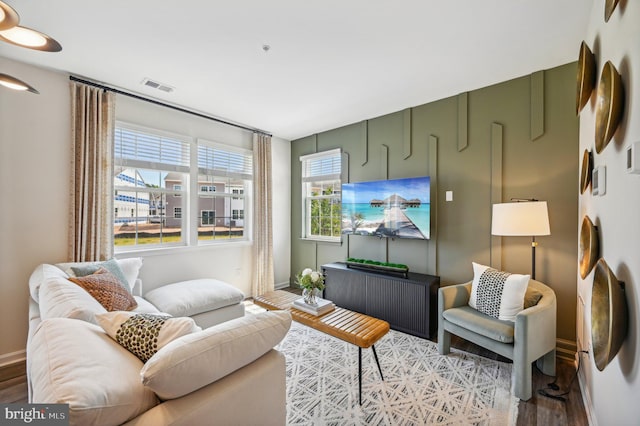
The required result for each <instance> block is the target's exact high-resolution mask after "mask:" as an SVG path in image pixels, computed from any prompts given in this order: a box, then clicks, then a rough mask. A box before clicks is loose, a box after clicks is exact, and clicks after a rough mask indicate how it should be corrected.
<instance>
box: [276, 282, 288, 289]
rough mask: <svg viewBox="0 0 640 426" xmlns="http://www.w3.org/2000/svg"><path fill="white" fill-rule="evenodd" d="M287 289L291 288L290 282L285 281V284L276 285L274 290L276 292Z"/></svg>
mask: <svg viewBox="0 0 640 426" xmlns="http://www.w3.org/2000/svg"><path fill="white" fill-rule="evenodd" d="M287 287H289V281H285V282H282V283H277V284H276V285H274V288H275V289H276V290H282V289H283V288H287Z"/></svg>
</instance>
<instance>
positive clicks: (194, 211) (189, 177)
mask: <svg viewBox="0 0 640 426" xmlns="http://www.w3.org/2000/svg"><path fill="white" fill-rule="evenodd" d="M116 128H123V129H127V130H130V131H134V132H141V133H146V134H149V135H151V136H156V137H166V138H171V139H177V140H180V141H183V142H186V143H188V145H189V150H190V155H189V164H188V167H187V170H186V171H185V170H182V169H181V170H173V169H169V170H167V169H166V167H154V165H156V164H138V163H141V162H140V161H133V160H127V161H125V163H132V164H120V163H116V166H118V167H126V168H132V169H146V170H162V171H177V172H181V173H186V178H185V180H184V181H183V184H182V185H173V187H175V186H177V187H178V189H175V188H174V189H170V188H166V189H165V188H153V191H152V192H160V193H165V194H166V196H167V197H169V196H171V195H173V196H176V197H181V196H182V195H183V194H184V195H185V196H184V197H182V206H181V207H180V209H181V212H179V214H180V215H181V219H182V225H181V226H182V232H181V236H182V238H181V242H180V243H161V244H143V245H137V244H136V245H135V246H128V245H127V246H114V251H115V252H116V253H125V252H143V251H153V250H157V249H166V248H169V247H199V246H204V245H212V244H239V243H240V244H246V243H247V242H250V241H251V235H252V234H251V226H252V223H251V220H245V222H244V228H243V234H242V237H238V238H228V239H215V240H211V241H202V240H199V239H198V226H199V225H200V221H199V220H198V217H197V216H198V210H199V209H198V197H199V196H200V195H202V192H201V191H198V189H199V182H198V176H199V175H201V174H204V175H208V176H214V177H223V178H235V177H236V175H237V173H233V171H230V172H228V173H220V171H217V172H218V173H216V174H215V175H211V174H209V173H202V170H201V169H199V167H198V146H199V145H201V144H204V145H207V146H214V147H215V148H217V149H219V150H221V151H227V152H234V153H240V154H242V155H244V156H245V158H247V159H249V160H248V161H249V164H250V166H251V167H250V170H246V171H245V172H246V173H244V174H243V175H242V177H243V181H244V185H243V189H242V191H243V192H244V193H243V194H242V195H240V196H239V197H238V194H232V193H231V192H230V193H228V194H227V193H221V192H218V191H217V190H216V187H215V185H211V186H210V188H212V189H213V190H212V191H206V192H204V193H205V194H208V193H215V196H216V197H226V198H228V199H229V203H227V206H226V208H228V209H229V212H228V213H229V214H227V213H225V212H222V214H223V216H221V217H224V216H225V215H226V216H231V215H230V210H231V205H230V202H231V199H232V197H234V198H242V199H243V201H244V202H243V204H244V210H248V211H250V210H251V201H252V200H251V196H250V195H251V194H252V190H251V188H252V185H253V165H252V161H253V152H252V151H251V150H247V149H243V148H239V147H235V146H231V145H226V144H223V143H219V142H210V141H206V140H203V139H197V138H192V137H188V136H185V135H178V134H175V133H170V132H166V131H163V130H159V129H154V128H149V127H144V126H139V125H135V124H131V123H127V122H122V121H117V122H116ZM114 144H115V142H114ZM134 163H135V164H134ZM142 163H143V162H142ZM115 190H125V191H132V188H129V187H121V188H117V189H116V188H114V191H115ZM141 191H145V192H149V191H148V189H147V188H141ZM114 194H115V192H114ZM245 194H246V195H245ZM174 207H175V206H174ZM212 211H215V209H214V210H212ZM165 213H168V212H165ZM174 214H175V211H174ZM114 216H115V215H114ZM216 217H220V216H216ZM248 217H249V218H250V217H251V216H248ZM214 225H215V223H214Z"/></svg>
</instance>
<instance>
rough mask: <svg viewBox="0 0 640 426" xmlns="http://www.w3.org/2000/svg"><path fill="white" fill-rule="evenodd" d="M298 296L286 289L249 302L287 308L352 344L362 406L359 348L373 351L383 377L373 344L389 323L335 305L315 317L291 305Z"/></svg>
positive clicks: (305, 321) (308, 323)
mask: <svg viewBox="0 0 640 426" xmlns="http://www.w3.org/2000/svg"><path fill="white" fill-rule="evenodd" d="M299 298H300V296H299V295H296V294H293V293H290V292H288V291H283V290H276V291H272V292H269V293H265V294H263V295H261V296H258V297H255V298H254V299H253V303H255V304H256V305H258V306H262V307H263V308H265V309H269V310H288V311H289V312H290V313H291V318H293V320H295V321H297V322H299V323H301V324H304V325H306V326H308V327H311V328H313V329H316V330H318V331H322V332H323V333H326V334H328V335H330V336H333V337H337V338H338V339H341V340H344V341H345V342H348V343H351V344H353V345H356V346H357V347H358V394H359V398H360V405H362V349H363V348H364V349H366V348H371V349H372V350H373V357H374V358H375V360H376V364H377V365H378V371H379V372H380V378H382V380H384V377H383V376H382V369H381V368H380V361H378V354H377V353H376V348H375V346H374V344H375V343H376V342H377V341H378V340H380V338H381V337H382V336H384V335H385V334H387V332H388V331H389V323H388V322H386V321H383V320H381V319H378V318H373V317H370V316H368V315H364V314H360V313H358V312H353V311H350V310H348V309H343V308H339V307H336V308H335V310H333V311H331V312H328V313H326V314H324V315H320V316H315V315H312V314H309V313H307V312H304V311H301V310H299V309H296V308H294V307H293V306H292V305H293V301H294V300H296V299H299Z"/></svg>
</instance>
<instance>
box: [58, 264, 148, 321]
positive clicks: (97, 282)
mask: <svg viewBox="0 0 640 426" xmlns="http://www.w3.org/2000/svg"><path fill="white" fill-rule="evenodd" d="M69 281H71V282H73V283H76V284H77V285H79V286H80V287H82V288H84V289H85V290H86V291H87V292H88V293H89V294H90V295H91V296H93V297H94V299H96V300H97V301H98V302H100V304H101V305H102V306H104V308H105V309H106V310H107V311H130V310H131V309H135V308H136V306H138V303H136V300H135V299H134V298H133V296H132V295H131V293H129V292H128V291H127V290H126V289H125V288H124V287H123V286H122V285H121V284H120V282H119V281H118V278H116V276H115V275H113V274H112V273H111V272H109V271H107V270H106V269H104V268H100V269H98V270H97V271H96V272H95V273H94V274H91V275H87V276H86V277H69Z"/></svg>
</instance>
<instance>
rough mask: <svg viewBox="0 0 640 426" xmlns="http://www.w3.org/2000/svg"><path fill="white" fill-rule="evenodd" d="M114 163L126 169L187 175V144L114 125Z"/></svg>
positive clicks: (188, 153)
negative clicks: (165, 171) (153, 170)
mask: <svg viewBox="0 0 640 426" xmlns="http://www.w3.org/2000/svg"><path fill="white" fill-rule="evenodd" d="M114 160H115V163H116V165H119V166H124V167H127V168H141V169H161V170H167V171H175V172H182V173H189V161H190V144H189V142H188V141H186V140H180V139H177V138H170V137H166V136H162V135H159V134H150V133H149V132H144V133H143V132H141V131H137V130H134V129H129V128H126V127H122V126H118V127H117V128H116V129H115V132H114Z"/></svg>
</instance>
